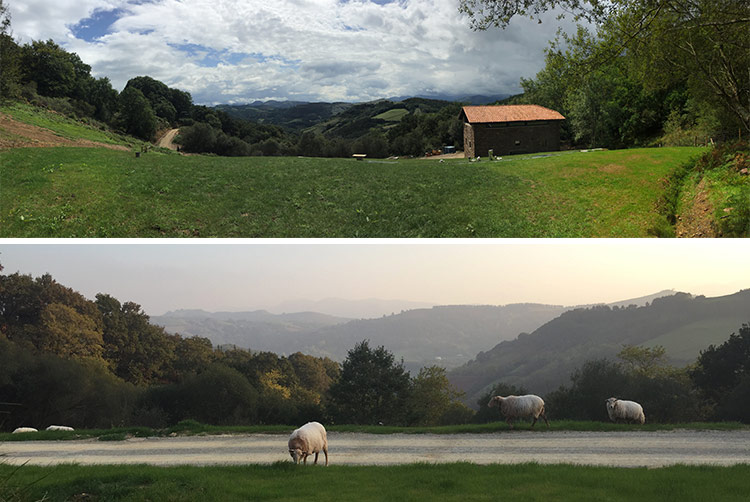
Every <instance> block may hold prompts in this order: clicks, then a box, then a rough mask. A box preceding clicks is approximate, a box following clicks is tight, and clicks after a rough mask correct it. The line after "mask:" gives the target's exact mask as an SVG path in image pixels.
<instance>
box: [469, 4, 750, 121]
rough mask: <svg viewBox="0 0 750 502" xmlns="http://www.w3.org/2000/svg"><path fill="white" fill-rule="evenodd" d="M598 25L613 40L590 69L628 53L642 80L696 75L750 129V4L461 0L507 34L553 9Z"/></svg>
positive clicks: (699, 91) (479, 19) (704, 91)
mask: <svg viewBox="0 0 750 502" xmlns="http://www.w3.org/2000/svg"><path fill="white" fill-rule="evenodd" d="M556 7H557V8H561V9H563V10H565V11H567V12H570V13H572V14H573V15H574V16H575V18H576V19H585V20H587V21H589V22H592V23H596V24H597V25H598V26H600V27H601V28H602V30H603V32H604V33H605V34H606V35H607V44H606V45H604V46H602V47H601V48H600V49H601V50H598V51H597V52H596V53H595V54H593V57H591V58H590V59H589V60H588V63H590V64H592V65H593V66H594V67H597V66H600V65H601V64H602V62H603V61H605V60H607V59H610V58H612V57H616V56H618V55H620V54H622V53H623V52H624V51H628V52H629V53H630V54H631V55H632V56H633V58H634V60H635V61H637V63H638V66H639V67H640V69H641V75H642V77H643V78H644V79H645V80H646V81H648V82H650V83H651V84H653V85H657V86H658V85H664V84H665V83H667V82H668V81H670V80H672V81H673V80H674V79H675V78H677V79H678V80H683V79H685V78H688V77H689V83H690V86H691V87H692V89H693V93H694V95H696V96H697V95H703V96H705V97H706V98H707V99H712V100H714V101H715V102H717V103H720V104H721V106H723V107H724V108H725V109H726V110H727V111H728V112H730V113H732V114H733V115H734V117H735V119H736V120H737V121H738V123H739V124H741V126H742V127H743V128H744V129H745V130H746V131H750V100H749V99H748V96H749V95H750V37H748V36H747V33H748V27H750V4H748V2H746V1H744V0H721V1H718V2H717V1H709V0H691V1H689V2H685V1H681V0H638V1H634V2H633V1H628V0H614V1H609V0H559V1H556V0H525V1H523V2H508V1H505V0H460V2H459V11H460V12H463V13H465V14H467V15H468V16H469V18H470V20H471V26H472V28H474V29H477V30H485V29H488V28H489V27H492V26H496V27H502V28H505V27H506V26H507V25H508V23H509V22H510V20H511V19H512V18H513V17H514V16H530V17H534V16H539V15H540V14H541V13H543V12H546V11H548V10H550V9H553V8H556Z"/></svg>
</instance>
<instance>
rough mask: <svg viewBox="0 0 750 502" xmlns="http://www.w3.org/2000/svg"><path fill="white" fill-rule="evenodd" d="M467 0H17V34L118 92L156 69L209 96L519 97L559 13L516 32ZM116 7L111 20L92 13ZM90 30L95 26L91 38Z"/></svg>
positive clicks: (520, 23) (518, 23) (157, 74)
mask: <svg viewBox="0 0 750 502" xmlns="http://www.w3.org/2000/svg"><path fill="white" fill-rule="evenodd" d="M457 3H458V2H457V0H401V1H393V2H387V3H383V2H379V3H375V2H372V1H367V0H349V1H343V0H273V1H268V0H263V1H260V0H250V1H238V0H183V1H178V0H153V1H151V2H136V1H132V0H131V1H128V0H81V1H78V2H62V3H61V2H59V0H24V2H23V5H21V2H19V1H18V0H16V2H10V5H9V6H10V10H11V13H12V23H13V25H12V26H13V31H14V34H15V36H16V38H18V39H19V40H20V41H22V42H28V41H30V40H32V39H34V40H39V39H48V38H52V39H54V40H55V41H56V42H58V43H59V44H60V45H62V46H63V47H65V48H66V49H68V50H71V51H73V52H76V53H78V55H79V56H80V57H81V58H82V59H83V60H84V61H85V62H86V63H88V64H90V65H91V66H92V73H94V75H95V76H107V77H109V78H110V79H111V80H112V82H113V85H114V86H115V87H116V88H118V89H121V88H122V87H123V86H124V85H125V83H126V82H127V80H129V79H130V78H133V77H135V76H139V75H149V76H151V77H154V78H156V79H158V80H161V81H163V82H165V83H166V84H168V85H170V86H173V87H178V88H180V89H183V90H187V91H189V92H191V93H192V94H193V96H194V99H195V101H196V102H207V103H210V102H242V101H253V100H255V99H270V98H275V99H290V98H291V99H308V100H324V101H333V100H347V101H363V100H369V99H377V98H383V97H387V96H392V95H414V94H424V93H428V92H435V93H457V94H480V93H481V94H499V93H515V92H518V91H519V90H520V88H519V79H520V77H522V76H523V77H532V76H533V75H534V74H535V73H536V72H537V71H539V70H540V69H541V68H542V66H543V60H544V54H543V50H544V48H545V47H546V46H547V42H548V40H549V39H550V38H552V37H553V36H554V33H555V31H556V29H557V26H558V25H559V23H558V22H557V21H556V20H555V16H554V15H552V14H550V15H548V16H545V17H544V19H545V22H544V23H543V24H541V25H540V24H537V23H536V22H535V21H530V20H527V19H517V20H515V21H514V22H513V23H512V24H511V26H510V27H509V28H508V29H506V30H498V29H495V30H490V31H487V32H473V31H471V29H470V28H469V25H468V21H467V20H466V19H462V18H461V17H460V16H459V14H458V10H457ZM381 4H382V5H381ZM115 10H116V15H112V16H110V18H108V19H105V20H102V19H92V18H91V16H92V15H94V14H96V13H98V14H101V13H102V12H112V11H115ZM115 18H116V19H115ZM112 21H114V22H112ZM97 23H99V24H97ZM81 26H84V27H91V26H93V27H94V28H95V29H93V30H92V31H89V32H86V33H87V34H88V36H86V34H84V33H82V32H81V31H80V30H77V29H76V27H81ZM97 30H98V31H97ZM76 35H78V38H77V37H76ZM230 56H231V57H230Z"/></svg>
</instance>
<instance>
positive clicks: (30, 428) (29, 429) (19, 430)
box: [13, 427, 39, 434]
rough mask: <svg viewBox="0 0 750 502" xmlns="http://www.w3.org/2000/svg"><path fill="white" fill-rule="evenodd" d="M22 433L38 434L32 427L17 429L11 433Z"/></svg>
mask: <svg viewBox="0 0 750 502" xmlns="http://www.w3.org/2000/svg"><path fill="white" fill-rule="evenodd" d="M24 432H39V431H38V430H36V429H35V428H33V427H19V428H17V429H16V430H14V431H13V434H23V433H24Z"/></svg>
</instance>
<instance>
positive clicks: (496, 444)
mask: <svg viewBox="0 0 750 502" xmlns="http://www.w3.org/2000/svg"><path fill="white" fill-rule="evenodd" d="M286 441H287V437H286V436H285V435H270V434H250V435H233V436H198V437H174V438H133V439H128V440H126V441H114V442H105V441H98V440H85V441H9V442H6V443H3V444H0V461H2V462H6V463H12V464H22V463H24V462H28V463H30V464H35V465H52V464H57V463H79V464H140V463H143V464H151V465H178V464H191V465H216V464H247V463H270V462H276V461H279V460H282V461H287V460H288V461H291V459H290V457H289V455H288V453H287V446H286ZM328 443H329V457H330V462H331V463H332V464H366V465H385V464H401V463H411V462H456V461H466V462H473V463H476V464H490V463H504V464H507V463H519V462H539V463H572V464H585V465H609V466H620V467H635V466H648V467H659V466H666V465H672V464H677V463H683V464H710V465H732V464H739V463H750V431H688V430H677V431H667V432H529V431H517V432H509V433H500V434H451V435H442V434H441V435H435V434H388V435H379V434H359V433H336V432H330V433H329V434H328ZM322 459H323V457H322V455H321V460H322Z"/></svg>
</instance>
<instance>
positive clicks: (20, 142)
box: [0, 113, 130, 151]
mask: <svg viewBox="0 0 750 502" xmlns="http://www.w3.org/2000/svg"><path fill="white" fill-rule="evenodd" d="M52 146H77V147H102V148H109V149H112V150H120V151H128V150H130V149H129V148H128V147H126V146H123V145H111V144H107V143H100V142H98V141H89V140H85V139H76V140H72V139H68V138H64V137H62V136H59V135H57V134H55V133H54V132H52V131H50V130H49V129H44V128H42V127H37V126H33V125H30V124H25V123H23V122H19V121H17V120H15V119H13V118H12V117H10V116H8V115H5V114H4V113H0V150H4V149H9V148H24V147H38V148H44V147H52Z"/></svg>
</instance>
